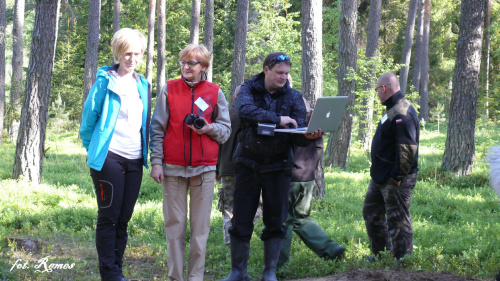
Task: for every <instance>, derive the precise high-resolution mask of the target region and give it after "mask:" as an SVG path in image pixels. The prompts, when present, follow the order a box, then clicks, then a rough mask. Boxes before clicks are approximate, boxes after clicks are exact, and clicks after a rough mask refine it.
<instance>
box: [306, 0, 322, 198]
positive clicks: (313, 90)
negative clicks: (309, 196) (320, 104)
mask: <svg viewBox="0 0 500 281" xmlns="http://www.w3.org/2000/svg"><path fill="white" fill-rule="evenodd" d="M322 19H323V3H322V1H316V0H303V1H302V47H303V48H302V94H303V95H304V97H305V98H306V99H307V101H308V102H309V104H310V105H311V106H312V107H314V106H315V104H316V99H317V98H318V97H320V96H322V95H323V51H322V45H323V43H322V42H323V40H322V35H323V30H322V22H323V20H322ZM315 181H316V184H315V187H314V195H315V196H317V197H320V198H323V197H325V195H326V189H325V174H324V159H323V157H321V161H319V163H318V167H316V171H315Z"/></svg>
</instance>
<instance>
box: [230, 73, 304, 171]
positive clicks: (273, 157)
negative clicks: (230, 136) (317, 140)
mask: <svg viewBox="0 0 500 281" xmlns="http://www.w3.org/2000/svg"><path fill="white" fill-rule="evenodd" d="M264 77H265V75H264V73H263V72H262V73H260V74H258V75H256V76H254V77H253V78H252V79H250V80H248V81H247V82H245V83H244V84H243V85H242V86H241V89H240V92H239V94H238V96H237V97H236V100H235V104H236V108H237V109H238V114H239V116H240V119H241V125H240V126H241V129H240V132H239V134H238V145H237V147H236V150H235V159H236V163H237V164H239V165H243V166H246V167H248V168H252V169H254V170H256V171H257V172H272V171H280V170H290V169H291V167H292V165H293V152H292V144H297V145H299V146H306V145H308V144H309V143H310V142H311V141H310V140H309V139H307V138H306V137H305V136H304V135H302V134H290V133H276V134H275V135H274V136H262V135H258V134H257V124H258V123H259V122H260V123H272V124H276V127H277V128H279V123H280V116H290V117H291V118H293V119H295V121H297V125H298V126H299V127H305V125H306V122H305V117H306V107H305V105H304V100H303V99H302V94H301V93H300V92H299V91H297V90H295V89H292V88H290V86H289V84H288V82H287V83H286V84H285V86H283V88H281V89H279V90H278V91H276V92H274V93H273V94H270V93H269V92H268V91H267V90H266V89H265V87H264Z"/></svg>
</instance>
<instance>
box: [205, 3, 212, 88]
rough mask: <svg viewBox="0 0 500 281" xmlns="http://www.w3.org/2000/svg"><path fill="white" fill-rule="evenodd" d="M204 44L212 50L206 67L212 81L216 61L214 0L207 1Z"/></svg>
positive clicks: (208, 78) (208, 77)
mask: <svg viewBox="0 0 500 281" xmlns="http://www.w3.org/2000/svg"><path fill="white" fill-rule="evenodd" d="M203 45H205V47H207V49H208V51H209V52H210V66H209V67H208V68H207V69H206V71H205V73H206V74H207V80H208V81H210V82H212V69H213V66H212V63H213V61H214V54H213V50H214V0H206V1H205V34H204V36H203Z"/></svg>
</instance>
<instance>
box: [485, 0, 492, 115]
mask: <svg viewBox="0 0 500 281" xmlns="http://www.w3.org/2000/svg"><path fill="white" fill-rule="evenodd" d="M490 18H491V0H486V21H485V24H486V26H485V32H486V35H485V36H486V38H485V39H486V40H485V46H484V49H485V50H486V52H485V58H484V68H485V85H484V94H485V109H486V111H485V114H486V118H489V117H490V112H489V98H490V97H489V96H490V21H491V20H490Z"/></svg>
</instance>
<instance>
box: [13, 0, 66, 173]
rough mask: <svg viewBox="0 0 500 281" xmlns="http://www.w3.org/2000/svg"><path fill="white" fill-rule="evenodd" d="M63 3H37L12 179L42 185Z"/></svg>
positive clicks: (46, 0) (39, 0)
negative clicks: (23, 178)
mask: <svg viewBox="0 0 500 281" xmlns="http://www.w3.org/2000/svg"><path fill="white" fill-rule="evenodd" d="M59 7H60V0H37V1H36V11H35V22H34V27H33V31H32V40H31V54H30V62H29V66H28V71H27V73H26V90H25V93H24V99H23V107H22V109H21V120H20V127H19V135H18V138H17V143H16V154H15V157H14V168H13V172H12V177H13V178H15V179H17V178H19V177H20V176H24V177H25V178H26V179H28V180H30V181H33V182H38V183H40V181H41V179H42V165H43V156H44V151H45V150H44V143H45V129H46V125H47V115H48V110H49V103H50V86H51V83H52V71H53V67H54V56H55V50H56V43H57V28H58V21H59Z"/></svg>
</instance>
